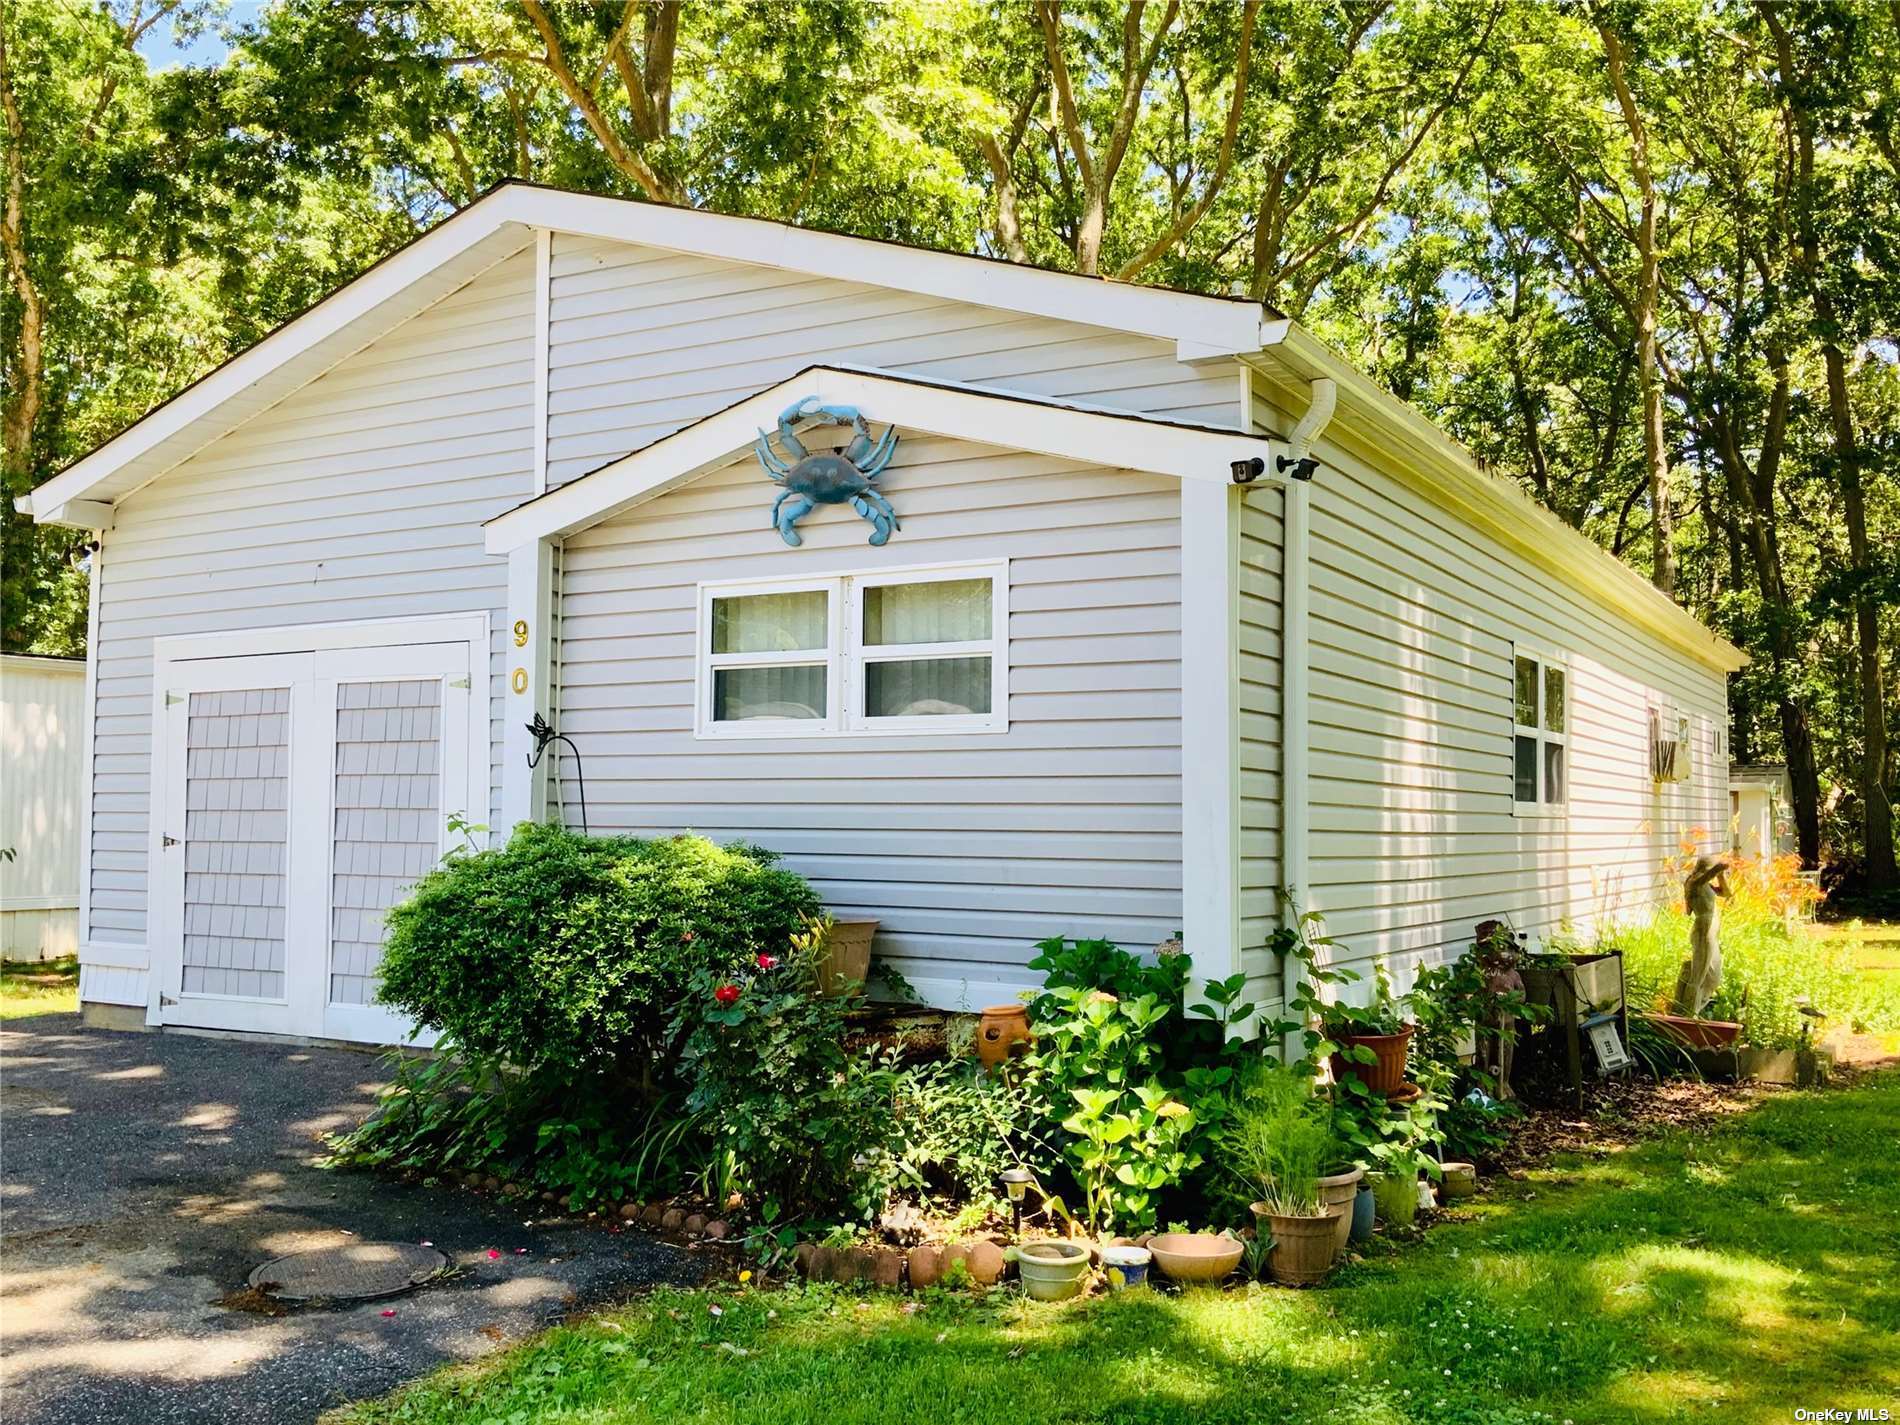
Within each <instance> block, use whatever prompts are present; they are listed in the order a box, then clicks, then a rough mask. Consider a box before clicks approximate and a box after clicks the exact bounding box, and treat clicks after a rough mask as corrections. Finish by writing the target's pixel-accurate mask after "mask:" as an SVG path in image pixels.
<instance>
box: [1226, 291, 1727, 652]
mask: <svg viewBox="0 0 1900 1425" xmlns="http://www.w3.org/2000/svg"><path fill="white" fill-rule="evenodd" d="M1263 336H1264V339H1263V341H1262V343H1261V350H1260V351H1258V352H1257V353H1251V354H1249V355H1247V356H1245V357H1243V358H1242V361H1243V362H1244V364H1246V365H1247V366H1249V367H1251V368H1252V369H1254V370H1255V371H1258V372H1260V373H1261V374H1262V375H1263V376H1265V377H1266V379H1267V381H1268V382H1269V383H1270V384H1275V385H1277V386H1278V388H1279V390H1280V393H1281V394H1282V395H1283V396H1284V395H1287V394H1290V393H1291V388H1294V387H1297V388H1299V389H1300V391H1301V392H1302V393H1303V391H1304V389H1305V388H1306V385H1307V383H1309V382H1311V381H1313V380H1316V379H1319V378H1325V379H1328V380H1331V381H1333V382H1334V383H1335V384H1336V386H1337V390H1338V397H1339V408H1340V409H1339V414H1338V415H1336V416H1335V417H1334V418H1333V421H1332V424H1331V425H1330V426H1329V427H1328V434H1327V437H1326V438H1327V439H1328V440H1331V441H1336V442H1337V443H1338V444H1340V445H1341V446H1343V447H1345V448H1346V449H1348V450H1350V451H1352V453H1353V454H1354V455H1356V456H1358V457H1360V458H1361V459H1363V460H1365V461H1367V462H1368V463H1369V464H1373V465H1375V466H1376V467H1377V468H1379V469H1380V470H1382V471H1385V472H1388V473H1390V474H1392V475H1393V476H1395V477H1396V478H1398V479H1401V480H1403V481H1405V482H1406V483H1408V484H1410V485H1412V486H1413V487H1415V488H1417V489H1419V490H1421V491H1422V492H1423V493H1425V494H1426V495H1427V496H1428V497H1429V498H1430V499H1432V500H1433V502H1434V503H1436V504H1439V505H1441V506H1444V507H1445V508H1447V509H1450V510H1452V511H1453V512H1454V513H1456V514H1457V515H1458V516H1459V517H1460V518H1462V519H1464V520H1465V521H1466V522H1467V523H1469V524H1471V525H1473V526H1475V527H1476V528H1478V529H1481V530H1483V531H1484V532H1485V533H1487V534H1489V535H1491V536H1492V537H1493V538H1496V539H1499V540H1502V541H1503V542H1504V543H1506V544H1508V545H1509V546H1510V547H1511V548H1512V549H1514V550H1516V551H1517V552H1518V553H1519V554H1521V555H1522V556H1524V557H1525V558H1527V559H1529V560H1530V561H1531V562H1532V563H1534V564H1537V565H1539V566H1541V567H1542V568H1544V569H1547V570H1549V571H1550V572H1551V573H1553V574H1556V575H1557V576H1558V577H1559V578H1561V579H1562V580H1564V582H1566V583H1567V584H1570V585H1571V586H1573V587H1575V588H1577V589H1579V590H1580V591H1582V592H1584V593H1586V594H1588V595H1589V596H1590V597H1592V598H1593V599H1594V600H1595V601H1596V602H1598V603H1600V604H1603V605H1604V606H1606V607H1608V608H1611V609H1614V610H1615V611H1616V612H1618V613H1620V614H1622V615H1624V616H1625V617H1627V618H1629V619H1630V620H1631V621H1632V622H1633V623H1635V624H1636V625H1637V626H1638V627H1641V628H1644V629H1646V630H1647V631H1649V632H1650V633H1652V634H1654V635H1656V636H1657V637H1658V638H1660V639H1662V640H1664V641H1665V642H1667V643H1668V644H1669V645H1670V646H1672V647H1674V648H1677V649H1679V650H1681V651H1682V652H1684V653H1687V654H1690V655H1692V656H1693V657H1695V658H1696V659H1697V660H1698V661H1700V662H1702V663H1705V664H1708V665H1709V666H1711V667H1715V668H1719V669H1721V670H1722V671H1723V672H1724V673H1733V672H1735V671H1736V670H1737V669H1740V668H1744V667H1746V666H1747V665H1748V655H1747V654H1746V653H1744V652H1742V650H1741V649H1739V648H1737V647H1736V646H1735V645H1734V644H1732V643H1730V642H1729V641H1728V640H1727V639H1725V638H1722V637H1721V636H1719V635H1718V634H1716V633H1715V632H1714V631H1712V630H1711V629H1710V628H1709V627H1708V626H1707V625H1705V624H1703V623H1702V622H1701V621H1700V620H1698V619H1697V618H1696V617H1695V615H1693V614H1691V613H1690V612H1689V611H1688V610H1687V609H1684V608H1683V607H1682V606H1681V605H1679V604H1678V603H1676V601H1675V600H1674V599H1672V598H1670V597H1669V596H1668V595H1667V594H1665V593H1663V592H1662V590H1660V589H1658V588H1657V587H1656V586H1655V585H1654V584H1651V583H1650V582H1649V581H1648V580H1647V579H1645V578H1643V576H1642V575H1641V574H1638V573H1637V572H1636V571H1635V570H1634V569H1631V568H1630V567H1629V566H1628V565H1627V564H1625V563H1623V562H1622V561H1621V560H1620V559H1618V558H1617V557H1616V556H1615V555H1613V554H1611V553H1610V552H1609V551H1608V550H1606V549H1604V548H1602V547H1601V546H1599V545H1598V544H1596V543H1595V542H1594V541H1593V540H1591V539H1589V538H1588V537H1587V536H1585V535H1584V534H1583V533H1581V532H1580V531H1578V530H1576V529H1573V528H1572V527H1571V526H1569V525H1567V524H1565V523H1564V522H1563V521H1562V520H1560V519H1558V518H1557V516H1556V515H1554V514H1552V513H1551V512H1550V511H1549V510H1547V509H1545V508H1544V507H1543V506H1542V505H1540V504H1538V503H1537V502H1536V501H1535V500H1533V499H1532V498H1531V497H1530V496H1529V495H1528V494H1526V493H1525V492H1524V490H1523V488H1522V487H1521V486H1519V485H1518V483H1517V482H1516V481H1515V480H1510V479H1506V478H1503V477H1501V476H1497V475H1493V474H1490V473H1489V472H1487V471H1486V470H1484V469H1483V468H1481V467H1480V466H1479V465H1478V463H1477V462H1476V461H1475V460H1473V459H1472V458H1471V456H1470V454H1469V453H1468V452H1467V451H1466V450H1465V448H1464V447H1463V446H1461V445H1459V444H1458V443H1457V442H1456V441H1455V440H1453V439H1452V438H1451V437H1450V436H1448V435H1446V434H1445V432H1444V431H1442V430H1440V429H1439V428H1438V427H1437V426H1436V425H1434V424H1433V423H1432V422H1431V421H1430V420H1429V419H1428V418H1427V417H1426V416H1425V415H1424V413H1423V412H1421V411H1419V410H1418V409H1417V408H1416V407H1414V406H1412V405H1410V404H1409V403H1407V402H1405V401H1401V400H1400V399H1399V398H1398V397H1396V396H1394V395H1393V394H1392V393H1391V392H1389V391H1387V390H1385V389H1384V388H1383V387H1382V386H1380V385H1379V384H1378V383H1377V382H1375V381H1374V380H1373V379H1372V378H1371V377H1370V376H1367V375H1366V374H1365V373H1364V372H1362V371H1359V370H1357V369H1356V368H1354V367H1353V366H1352V365H1351V364H1350V363H1348V362H1347V361H1346V360H1345V359H1344V358H1343V357H1341V356H1339V355H1338V354H1337V353H1336V352H1334V351H1332V350H1331V349H1330V348H1328V347H1327V346H1326V345H1325V344H1324V343H1323V342H1321V341H1320V340H1319V338H1317V337H1315V336H1314V335H1313V334H1312V333H1310V332H1308V331H1306V330H1305V329H1304V328H1303V327H1301V326H1299V325H1298V324H1297V323H1294V322H1269V323H1267V324H1266V325H1265V327H1264V328H1263ZM1299 399H1301V400H1304V399H1305V398H1304V395H1303V394H1300V395H1299ZM1283 404H1285V402H1284V401H1283ZM1318 478H1319V479H1321V480H1324V479H1325V478H1326V477H1325V473H1324V470H1323V469H1322V471H1321V473H1320V475H1319V477H1318Z"/></svg>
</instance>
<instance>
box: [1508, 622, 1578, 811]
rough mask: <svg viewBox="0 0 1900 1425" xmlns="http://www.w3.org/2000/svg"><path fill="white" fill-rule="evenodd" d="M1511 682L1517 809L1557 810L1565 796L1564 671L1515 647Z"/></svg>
mask: <svg viewBox="0 0 1900 1425" xmlns="http://www.w3.org/2000/svg"><path fill="white" fill-rule="evenodd" d="M1511 681H1512V696H1511V724H1512V726H1511V738H1512V746H1511V767H1512V789H1511V795H1512V799H1513V801H1514V803H1515V805H1516V808H1517V810H1518V811H1520V812H1540V811H1541V812H1557V811H1561V810H1562V809H1563V807H1564V805H1565V803H1566V801H1567V800H1568V798H1569V795H1570V766H1569V759H1570V747H1569V741H1570V739H1569V727H1570V689H1569V673H1568V671H1567V670H1566V669H1565V668H1564V666H1563V665H1562V664H1561V663H1558V662H1556V661H1554V660H1553V659H1550V658H1547V657H1545V656H1543V655H1540V654H1535V653H1521V652H1514V653H1513V655H1512V680H1511Z"/></svg>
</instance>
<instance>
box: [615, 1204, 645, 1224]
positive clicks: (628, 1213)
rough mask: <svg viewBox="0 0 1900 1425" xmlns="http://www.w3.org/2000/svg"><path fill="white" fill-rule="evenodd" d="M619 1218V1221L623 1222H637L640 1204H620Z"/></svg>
mask: <svg viewBox="0 0 1900 1425" xmlns="http://www.w3.org/2000/svg"><path fill="white" fill-rule="evenodd" d="M620 1217H621V1220H622V1221H625V1222H638V1221H639V1220H640V1204H639V1203H637V1202H623V1203H621V1204H620Z"/></svg>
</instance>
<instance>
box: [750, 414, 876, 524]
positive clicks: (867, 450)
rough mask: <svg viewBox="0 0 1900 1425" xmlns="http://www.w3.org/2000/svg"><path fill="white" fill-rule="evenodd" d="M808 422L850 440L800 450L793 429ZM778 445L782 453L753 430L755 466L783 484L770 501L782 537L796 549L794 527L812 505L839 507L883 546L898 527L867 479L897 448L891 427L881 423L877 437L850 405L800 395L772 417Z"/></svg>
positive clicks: (765, 436)
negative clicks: (843, 431)
mask: <svg viewBox="0 0 1900 1425" xmlns="http://www.w3.org/2000/svg"><path fill="white" fill-rule="evenodd" d="M811 420H822V421H823V422H824V423H825V424H827V425H848V426H850V427H851V431H852V436H851V444H849V445H848V446H846V447H845V448H844V449H843V450H838V451H820V452H819V453H818V454H816V455H813V454H812V453H811V452H810V451H808V450H806V449H805V447H804V445H803V443H802V442H800V440H799V439H798V436H797V435H796V434H794V430H793V428H794V427H796V426H799V425H803V424H804V423H806V422H808V421H811ZM778 439H779V445H780V446H781V447H783V448H784V451H785V454H784V455H782V456H781V455H780V454H779V453H778V451H775V450H774V449H773V448H772V437H771V436H770V435H768V434H766V432H764V431H760V432H759V438H758V440H757V441H756V442H755V443H754V444H753V447H752V450H753V453H754V454H755V455H757V456H758V457H759V465H760V467H761V468H762V469H763V470H764V471H765V473H766V474H767V475H769V476H771V477H772V480H773V482H774V483H775V484H779V485H783V486H784V487H785V489H784V492H783V493H782V494H780V495H779V497H778V499H776V500H775V501H773V502H772V523H773V524H774V525H776V526H778V532H779V535H780V537H781V538H783V539H784V541H785V542H786V543H787V544H789V545H792V546H794V547H796V546H797V545H800V544H803V543H804V540H802V539H800V538H799V535H798V530H797V528H796V526H797V524H798V522H799V520H801V519H802V518H804V517H805V516H806V515H808V514H810V513H811V512H812V509H813V508H814V507H815V506H818V505H842V504H844V503H845V502H846V501H847V500H848V501H850V503H851V508H852V509H854V510H856V511H857V512H858V514H859V515H860V516H861V517H863V518H864V519H867V520H869V521H870V522H871V543H872V544H883V543H884V542H885V541H887V540H888V539H890V537H891V531H892V530H894V529H898V528H901V526H899V524H898V523H897V511H896V510H894V509H892V508H891V502H890V501H889V500H887V499H885V498H884V497H883V496H882V495H881V494H879V493H878V492H877V489H876V488H875V487H874V486H873V484H872V482H873V481H874V480H876V479H877V477H878V476H879V475H881V474H883V473H884V467H885V466H887V465H889V464H890V463H891V456H892V454H893V453H894V452H895V451H896V449H897V427H896V426H886V427H885V429H884V434H883V435H882V436H879V437H877V438H876V439H873V438H872V436H871V427H870V426H869V425H868V424H866V423H865V419H864V417H863V416H862V415H860V414H859V413H858V411H857V408H856V407H854V406H827V405H825V404H823V403H822V402H821V401H820V399H819V398H818V397H817V396H806V397H805V398H804V399H803V400H799V401H794V402H793V403H792V404H791V405H789V406H787V407H786V408H785V409H784V411H783V412H781V413H780V415H779V418H778Z"/></svg>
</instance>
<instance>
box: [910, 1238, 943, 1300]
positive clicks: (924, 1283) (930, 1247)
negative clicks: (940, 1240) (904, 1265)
mask: <svg viewBox="0 0 1900 1425" xmlns="http://www.w3.org/2000/svg"><path fill="white" fill-rule="evenodd" d="M942 1280H943V1248H941V1247H939V1246H937V1245H936V1244H935V1243H929V1242H927V1243H925V1244H924V1245H923V1246H921V1247H912V1248H911V1249H910V1289H911V1290H912V1291H922V1290H923V1289H924V1288H925V1287H932V1286H935V1285H936V1284H937V1283H938V1282H940V1281H942Z"/></svg>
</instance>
